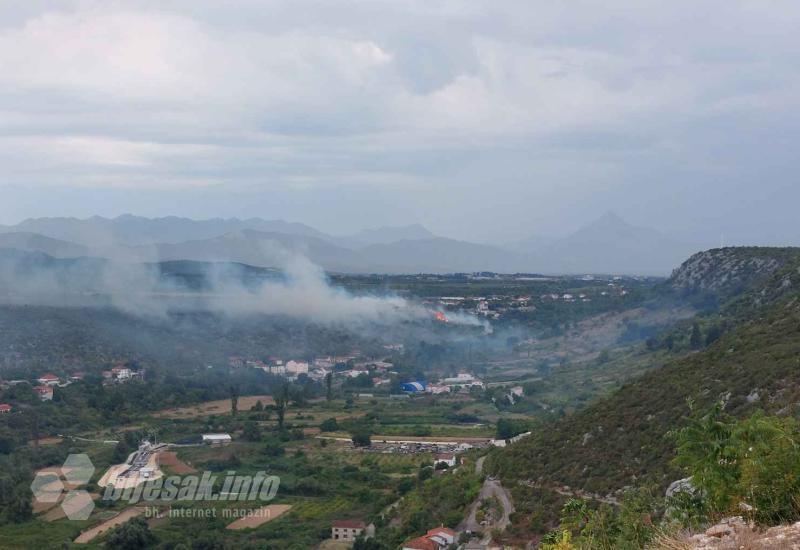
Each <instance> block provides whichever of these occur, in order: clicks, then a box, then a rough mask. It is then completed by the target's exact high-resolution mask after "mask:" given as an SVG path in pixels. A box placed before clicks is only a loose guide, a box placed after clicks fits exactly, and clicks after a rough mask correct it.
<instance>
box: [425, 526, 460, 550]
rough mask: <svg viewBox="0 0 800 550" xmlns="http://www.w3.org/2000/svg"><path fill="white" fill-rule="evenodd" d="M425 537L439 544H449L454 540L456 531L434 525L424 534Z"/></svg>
mask: <svg viewBox="0 0 800 550" xmlns="http://www.w3.org/2000/svg"><path fill="white" fill-rule="evenodd" d="M425 538H427V539H430V540H432V541H434V542H436V543H437V544H438V545H439V546H450V545H451V544H453V543H454V542H455V541H456V532H455V531H453V530H452V529H449V528H447V527H444V526H441V527H435V528H434V529H431V530H430V531H428V532H427V533H426V534H425Z"/></svg>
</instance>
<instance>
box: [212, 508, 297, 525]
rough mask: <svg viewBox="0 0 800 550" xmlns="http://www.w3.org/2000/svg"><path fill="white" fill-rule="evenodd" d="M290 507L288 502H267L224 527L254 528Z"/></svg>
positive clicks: (280, 514) (276, 517) (275, 517)
mask: <svg viewBox="0 0 800 550" xmlns="http://www.w3.org/2000/svg"><path fill="white" fill-rule="evenodd" d="M291 509H292V506H291V505H289V504H269V505H267V506H262V507H261V508H256V509H255V510H251V511H250V513H249V515H248V516H247V517H244V518H239V519H237V520H236V521H234V522H233V523H231V524H230V525H228V526H227V527H226V529H233V530H234V531H236V530H239V529H255V528H256V527H258V526H260V525H264V524H265V523H267V522H268V521H272V520H274V519H278V518H279V517H280V516H282V515H283V514H285V513H286V512H288V511H289V510H291Z"/></svg>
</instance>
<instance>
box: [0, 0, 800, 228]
mask: <svg viewBox="0 0 800 550" xmlns="http://www.w3.org/2000/svg"><path fill="white" fill-rule="evenodd" d="M799 107H800V3H798V2H797V1H796V0H784V1H780V0H777V1H771V0H750V1H740V0H719V1H712V0H698V1H693V2H663V1H652V2H651V1H648V0H628V1H624V2H623V1H618V0H605V1H603V2H598V1H581V0H572V1H569V2H566V1H565V2H561V1H551V0H547V1H545V0H523V1H519V2H517V1H514V0H502V1H498V0H490V1H485V2H484V1H480V0H468V1H442V2H437V1H434V0H420V1H416V0H404V1H399V0H398V1H394V0H365V1H351V2H337V1H306V0H290V1H286V2H280V1H274V2H273V1H264V0H238V1H237V2H221V1H219V0H152V1H146V0H142V1H138V2H136V1H129V2H122V1H114V0H103V1H100V2H93V1H75V2H71V1H69V0H60V1H51V2H48V1H38V0H26V1H25V2H11V1H3V2H1V3H0V223H13V222H16V221H19V220H20V219H22V218H25V217H29V216H44V215H47V216H53V215H70V216H81V217H84V216H90V215H92V214H100V215H118V214H122V213H125V212H131V213H135V214H141V215H150V216H152V215H167V214H177V215H186V216H192V217H212V216H225V217H227V216H239V217H249V216H261V217H265V218H283V219H289V220H293V221H303V222H306V223H309V224H311V225H313V226H315V227H318V228H319V229H322V230H324V231H328V232H332V233H340V234H341V233H347V232H350V231H355V230H358V229H361V228H363V227H370V226H379V225H385V224H401V223H412V222H420V223H423V224H425V225H426V226H428V227H429V228H430V229H432V230H434V231H435V232H438V233H440V234H444V235H447V236H452V237H457V238H464V239H471V240H478V241H512V240H517V239H521V238H523V237H525V236H528V235H531V234H544V235H559V234H563V233H567V232H569V231H570V230H572V229H575V228H576V227H578V226H580V225H582V224H584V223H586V222H587V221H590V220H591V219H593V218H595V217H598V216H600V215H601V214H602V213H603V212H605V211H606V210H609V209H612V210H614V211H615V212H617V213H618V214H619V215H621V216H622V217H623V218H625V219H627V220H629V221H631V222H633V223H635V224H638V225H646V226H650V227H654V228H657V229H660V230H663V231H667V232H670V233H673V234H676V235H680V236H683V237H685V238H691V239H694V240H695V241H698V242H710V243H715V242H717V241H718V240H719V236H720V233H723V232H724V233H725V235H726V238H727V239H728V240H729V242H741V243H745V242H754V243H787V242H793V243H795V244H800V223H798V219H800V216H798V208H799V205H800V182H799V181H798V168H797V165H798V157H799V156H800V155H798V143H800V140H799V139H798V138H800V108H799Z"/></svg>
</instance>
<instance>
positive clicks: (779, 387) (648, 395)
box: [489, 249, 800, 509]
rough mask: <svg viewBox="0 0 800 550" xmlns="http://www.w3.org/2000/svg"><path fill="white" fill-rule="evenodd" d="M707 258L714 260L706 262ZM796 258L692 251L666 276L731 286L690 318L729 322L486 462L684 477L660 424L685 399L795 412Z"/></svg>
mask: <svg viewBox="0 0 800 550" xmlns="http://www.w3.org/2000/svg"><path fill="white" fill-rule="evenodd" d="M709 262H712V263H713V264H714V265H716V266H717V268H716V269H707V267H708V263H709ZM698 266H703V267H702V269H699V270H698ZM736 266H738V267H736ZM798 266H800V250H798V249H724V250H723V251H710V252H708V253H703V254H701V255H697V256H695V257H693V258H692V259H691V260H689V261H687V262H686V263H684V264H683V266H681V268H679V269H678V270H676V272H675V273H674V274H673V277H672V278H671V279H670V280H669V281H668V283H667V285H668V286H670V287H672V288H674V289H675V290H678V291H682V290H684V289H694V288H699V289H713V290H715V291H722V290H725V289H728V288H730V289H733V288H736V289H739V290H738V292H737V293H735V294H734V295H733V297H732V298H731V299H729V300H728V301H727V302H726V303H725V304H724V305H723V306H722V307H721V308H720V309H719V310H718V311H716V312H714V313H713V314H711V315H707V316H705V317H701V318H699V319H698V320H697V324H698V327H703V328H701V329H700V330H702V332H704V333H705V332H707V330H706V327H708V326H713V324H714V323H723V324H727V325H728V330H727V332H725V333H724V334H723V335H722V336H721V337H719V338H718V339H716V341H714V342H713V343H711V344H710V345H708V346H707V347H706V348H705V349H702V350H700V351H697V352H689V353H684V355H682V356H681V355H678V356H674V357H673V358H672V359H667V360H665V361H664V364H663V366H662V367H661V368H657V369H655V370H651V371H649V372H647V373H646V374H644V375H643V376H641V377H640V378H637V379H635V380H632V381H630V382H628V383H626V384H624V385H623V386H622V387H620V388H619V389H618V390H617V391H615V392H614V393H613V394H611V395H609V396H608V397H606V398H603V399H601V400H599V401H597V402H595V403H594V404H592V405H590V406H588V407H586V408H585V409H582V410H581V411H579V412H577V413H575V414H573V415H570V416H567V417H565V418H563V419H561V420H559V421H557V422H555V423H554V424H553V425H552V426H548V429H542V430H538V431H535V432H534V434H533V435H532V436H531V437H529V438H527V439H525V440H523V441H522V442H520V443H518V444H517V445H514V446H511V447H509V448H507V449H505V450H504V451H502V452H499V453H496V454H495V455H494V456H493V457H492V459H491V460H490V461H489V465H490V468H492V469H493V470H494V471H495V472H497V473H498V474H499V475H500V476H501V477H502V478H503V479H504V480H506V481H508V483H509V485H510V486H515V485H517V486H519V485H518V482H520V481H522V482H525V483H526V484H531V485H533V486H534V487H537V488H538V489H537V490H549V489H552V488H555V487H557V486H558V487H560V486H563V485H566V486H569V487H570V488H572V489H582V490H586V491H590V492H593V493H598V494H600V495H608V494H612V493H615V492H618V491H620V490H622V489H624V488H625V487H630V486H633V485H636V484H642V483H645V484H646V483H648V482H654V483H656V484H657V485H659V486H660V487H662V488H663V487H665V486H666V485H667V484H669V483H670V482H671V481H673V480H676V479H679V478H681V477H684V476H683V475H682V474H681V472H679V471H676V469H675V468H674V467H673V466H672V465H671V463H670V462H671V459H672V457H673V456H674V443H673V441H672V440H671V439H670V438H669V437H667V434H668V432H669V431H670V430H672V429H675V428H678V427H680V426H682V425H683V424H684V423H685V420H686V418H687V415H688V414H689V406H688V403H687V400H692V401H693V402H694V403H695V404H696V406H697V407H698V408H699V409H704V408H708V407H710V406H711V405H713V403H714V402H716V401H718V400H720V399H723V400H725V401H726V403H727V405H726V409H727V411H728V412H730V413H732V414H734V415H736V416H743V415H746V414H747V413H749V412H753V411H754V410H756V409H764V410H766V411H768V412H772V413H778V414H789V413H792V412H794V411H795V410H796V408H797V406H798V404H799V403H800V383H798V379H797V372H798V367H800V271H798ZM722 268H724V269H727V270H729V271H728V272H727V273H726V272H720V269H722ZM731 273H733V274H734V275H733V276H732V275H731ZM687 281H691V284H690V285H689V284H687ZM526 495H527V496H526ZM526 498H527V499H531V497H530V493H529V492H522V493H521V494H520V499H521V500H522V501H523V502H524V501H525V499H526ZM540 498H542V497H541V495H538V496H537V497H536V499H537V501H538V500H539V499H540ZM528 505H529V506H533V507H534V508H535V507H536V506H537V504H536V503H534V502H532V501H531V502H528ZM523 509H525V506H524V505H523Z"/></svg>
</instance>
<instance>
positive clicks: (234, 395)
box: [230, 386, 239, 416]
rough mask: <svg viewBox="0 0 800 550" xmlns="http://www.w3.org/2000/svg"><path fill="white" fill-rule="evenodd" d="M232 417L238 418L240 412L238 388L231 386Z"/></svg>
mask: <svg viewBox="0 0 800 550" xmlns="http://www.w3.org/2000/svg"><path fill="white" fill-rule="evenodd" d="M230 391H231V416H236V413H238V412H239V390H238V389H237V388H236V386H231V388H230Z"/></svg>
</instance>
